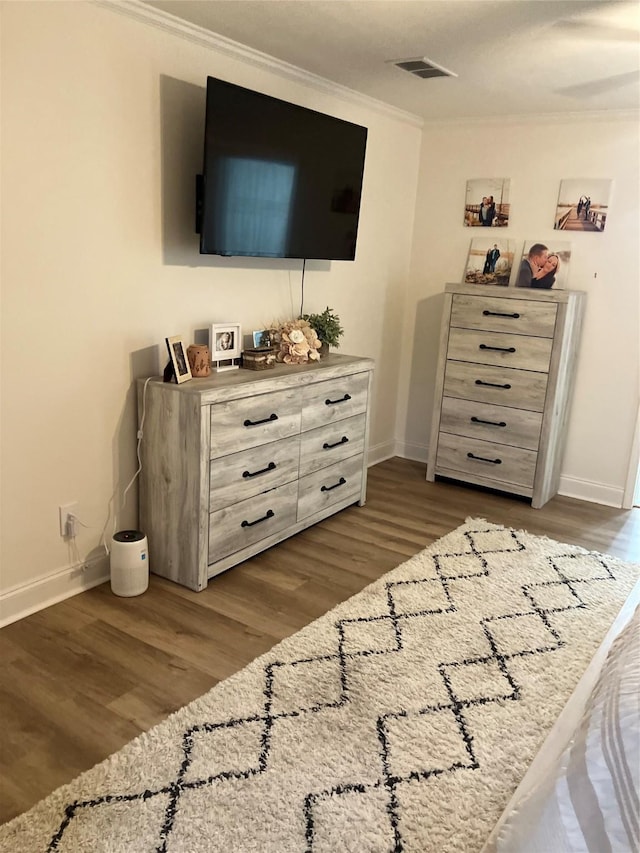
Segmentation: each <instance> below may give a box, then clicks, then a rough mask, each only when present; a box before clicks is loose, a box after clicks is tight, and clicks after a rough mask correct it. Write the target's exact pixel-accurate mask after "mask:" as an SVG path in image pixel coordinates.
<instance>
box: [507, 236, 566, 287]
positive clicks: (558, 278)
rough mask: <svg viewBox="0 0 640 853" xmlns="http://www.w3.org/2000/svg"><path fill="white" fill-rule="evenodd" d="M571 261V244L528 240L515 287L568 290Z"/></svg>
mask: <svg viewBox="0 0 640 853" xmlns="http://www.w3.org/2000/svg"><path fill="white" fill-rule="evenodd" d="M570 261H571V243H565V242H561V241H558V242H556V241H555V240H554V241H550V240H547V241H546V242H545V241H542V240H540V241H538V240H527V241H525V244H524V251H523V253H522V259H521V261H520V266H519V267H518V273H517V275H516V280H515V286H516V287H533V288H540V289H546V290H549V289H550V288H552V287H553V288H554V290H566V288H567V281H568V278H569V262H570Z"/></svg>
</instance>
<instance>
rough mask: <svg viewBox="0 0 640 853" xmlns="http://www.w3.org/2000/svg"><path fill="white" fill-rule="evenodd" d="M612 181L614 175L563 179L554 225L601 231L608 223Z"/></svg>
mask: <svg viewBox="0 0 640 853" xmlns="http://www.w3.org/2000/svg"><path fill="white" fill-rule="evenodd" d="M612 183H613V182H612V180H611V178H571V179H569V180H563V181H560V191H559V193H558V205H557V207H556V218H555V221H554V223H553V227H554V229H555V230H556V231H592V232H594V233H598V234H601V233H602V232H603V231H604V227H605V225H606V224H607V212H608V210H609V202H610V196H611V185H612Z"/></svg>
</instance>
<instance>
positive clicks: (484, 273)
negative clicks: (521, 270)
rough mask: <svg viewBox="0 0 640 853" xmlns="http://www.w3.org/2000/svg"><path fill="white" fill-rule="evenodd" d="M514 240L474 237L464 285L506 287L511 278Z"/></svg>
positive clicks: (514, 247) (514, 248)
mask: <svg viewBox="0 0 640 853" xmlns="http://www.w3.org/2000/svg"><path fill="white" fill-rule="evenodd" d="M515 250H516V242H515V240H499V239H494V236H493V234H492V235H491V236H490V237H474V238H473V239H472V240H471V246H470V247H469V256H468V258H467V266H466V269H465V273H464V281H465V284H494V285H498V286H499V287H507V286H508V284H509V278H510V277H511V269H512V267H513V258H514V255H515Z"/></svg>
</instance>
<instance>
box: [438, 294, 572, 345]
mask: <svg viewBox="0 0 640 853" xmlns="http://www.w3.org/2000/svg"><path fill="white" fill-rule="evenodd" d="M556 312H557V305H555V304H554V303H548V302H537V301H534V300H533V299H531V300H528V299H507V298H504V299H502V298H500V297H499V296H498V297H493V296H482V295H480V294H479V295H478V296H467V295H465V294H462V293H457V294H455V296H454V297H453V301H452V306H451V325H452V326H460V327H462V328H465V329H484V330H485V331H487V332H512V333H513V334H521V335H534V336H538V337H543V338H552V337H553V334H554V330H555V326H556Z"/></svg>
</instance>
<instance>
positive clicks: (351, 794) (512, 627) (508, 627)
mask: <svg viewBox="0 0 640 853" xmlns="http://www.w3.org/2000/svg"><path fill="white" fill-rule="evenodd" d="M638 573H639V567H638V566H634V565H630V564H625V563H623V562H621V561H619V560H617V559H615V558H612V557H608V556H603V555H600V554H597V553H590V552H587V551H584V550H582V549H580V548H576V547H573V546H568V545H563V544H560V543H558V542H554V541H552V540H549V539H545V538H539V537H536V536H531V535H529V534H528V533H526V532H524V531H521V530H511V529H509V528H504V527H501V526H498V525H495V524H491V523H488V522H485V521H484V520H482V519H469V520H467V522H466V523H465V524H464V525H462V526H461V527H459V528H458V529H457V530H454V531H453V532H452V533H450V534H448V535H447V536H444V537H443V538H442V539H439V540H438V541H437V542H435V543H434V544H433V545H432V546H430V547H429V548H427V549H426V550H424V551H422V552H421V553H420V554H418V555H416V556H415V557H413V558H412V559H410V560H408V561H407V562H405V563H403V564H402V565H401V566H399V567H398V568H396V569H394V570H393V571H392V572H390V573H389V574H387V575H385V576H384V577H383V578H381V579H380V580H379V581H376V582H375V583H373V584H371V585H370V586H368V587H367V588H366V589H365V590H363V591H362V592H361V593H359V594H357V595H356V596H354V597H353V598H351V599H349V600H348V601H346V602H344V603H343V604H341V605H339V606H338V607H336V608H334V609H333V610H332V611H330V612H329V613H327V614H326V615H325V616H323V617H322V618H320V619H318V620H316V621H315V622H313V623H312V624H311V625H309V626H308V627H306V628H304V629H303V630H301V631H299V632H298V633H297V634H295V635H294V636H292V637H290V638H288V639H286V640H284V641H283V642H281V643H279V644H278V645H277V646H275V647H274V648H273V649H272V650H271V651H270V652H269V653H267V654H266V655H263V656H262V657H260V658H258V659H256V660H255V661H253V662H252V663H251V664H250V665H249V666H247V667H245V669H243V670H241V671H240V672H238V673H237V674H236V675H234V676H232V677H231V678H229V679H227V680H226V681H224V682H222V683H220V684H219V685H217V686H216V687H215V688H213V689H212V690H211V691H210V692H209V693H207V694H206V695H205V696H203V697H201V698H200V699H198V700H196V701H195V702H193V703H191V704H190V705H188V706H186V707H185V708H183V709H182V710H180V711H178V712H177V713H175V714H173V715H172V716H170V717H169V718H168V719H167V720H165V721H164V722H163V723H161V724H160V725H158V726H156V727H155V728H153V729H152V730H150V731H149V732H147V733H145V734H143V735H141V736H140V737H139V738H137V739H136V740H134V741H132V742H131V743H130V744H128V745H127V746H126V747H124V748H123V749H122V750H120V751H119V752H117V753H115V754H114V755H112V756H111V757H110V758H108V759H107V760H105V761H103V762H102V763H101V764H99V765H97V766H96V767H94V768H93V769H92V770H89V771H88V772H86V773H84V774H83V775H81V776H80V777H78V778H77V779H76V780H75V781H74V782H72V783H71V784H69V785H66V786H64V787H62V788H59V789H58V790H57V791H55V792H54V793H53V794H51V796H49V797H48V798H46V799H45V800H43V801H42V802H41V803H39V804H38V805H36V806H35V807H34V808H33V809H31V810H30V811H29V812H27V813H25V814H24V815H22V816H20V817H18V818H16V819H15V820H13V821H11V822H10V823H8V824H6V825H5V826H4V827H2V828H0V849H1V850H2V851H7V853H8V851H11V853H39V852H40V851H42V853H44V851H62V853H79V851H91V853H107V851H109V853H142V852H143V851H144V853H159V852H160V851H167V853H203V851H206V853H210V852H211V851H230V853H249V851H255V853H294V851H295V853H343V851H352V852H353V853H391V851H394V853H400V851H404V853H430V852H431V853H452V851H456V853H473V851H478V850H479V849H480V848H481V847H482V845H483V843H484V841H485V840H486V838H487V836H488V834H489V832H490V830H491V828H492V826H493V824H494V823H495V821H496V820H497V819H498V817H499V815H500V813H501V811H502V809H503V807H504V806H505V804H506V803H507V801H508V799H509V797H510V795H511V793H512V792H513V790H514V789H515V787H516V785H517V784H518V782H519V781H520V779H521V777H522V776H523V774H524V772H525V770H526V768H527V766H528V764H529V763H530V762H531V760H532V758H533V756H534V754H535V752H536V750H537V749H538V747H539V746H540V745H541V743H542V741H543V739H544V738H545V735H546V734H547V732H548V730H549V728H550V727H551V725H552V724H553V722H554V721H555V719H556V717H557V716H558V714H559V712H560V710H561V709H562V707H563V705H564V703H565V702H566V700H567V698H568V697H569V695H570V693H571V691H572V690H573V688H574V686H575V685H576V683H577V681H578V679H579V678H580V676H581V674H582V672H583V671H584V669H585V668H586V666H587V664H588V662H589V660H590V658H591V656H592V655H593V653H594V651H595V650H596V648H597V647H598V645H599V644H600V642H601V641H602V639H603V637H604V635H605V633H606V632H607V629H608V628H609V626H610V624H611V623H612V622H613V620H614V618H615V616H616V614H617V612H618V610H619V609H620V607H621V606H622V604H623V602H624V600H625V598H626V596H627V595H628V593H629V592H630V590H631V588H632V586H633V584H634V582H635V580H636V578H637V576H638ZM212 653H215V650H212Z"/></svg>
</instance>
